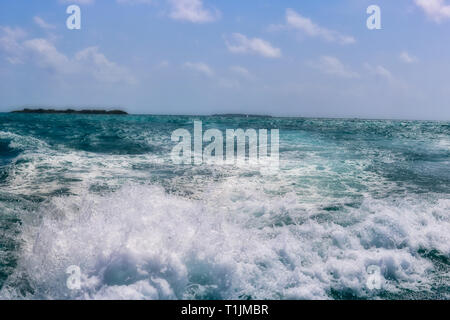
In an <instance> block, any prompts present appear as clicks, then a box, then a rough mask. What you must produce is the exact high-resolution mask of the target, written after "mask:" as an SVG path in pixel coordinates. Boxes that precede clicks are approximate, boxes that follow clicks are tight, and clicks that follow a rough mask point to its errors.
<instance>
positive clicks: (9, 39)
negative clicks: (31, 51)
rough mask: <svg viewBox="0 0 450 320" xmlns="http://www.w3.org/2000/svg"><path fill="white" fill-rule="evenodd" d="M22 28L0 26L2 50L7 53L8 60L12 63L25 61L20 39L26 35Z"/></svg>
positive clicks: (0, 45)
mask: <svg viewBox="0 0 450 320" xmlns="http://www.w3.org/2000/svg"><path fill="white" fill-rule="evenodd" d="M26 35H27V34H26V32H25V31H24V30H23V29H21V28H11V27H2V26H0V50H1V51H2V52H4V53H5V55H6V60H7V61H8V62H9V63H11V64H20V63H23V56H22V46H21V44H20V41H21V40H22V39H24V38H25V37H26Z"/></svg>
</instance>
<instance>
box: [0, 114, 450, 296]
mask: <svg viewBox="0 0 450 320" xmlns="http://www.w3.org/2000/svg"><path fill="white" fill-rule="evenodd" d="M195 119H198V120H201V121H203V125H204V127H205V129H207V128H218V129H220V130H223V131H224V130H225V129H228V128H230V129H235V128H244V129H245V128H254V129H260V128H264V129H271V128H276V129H279V130H280V166H281V168H280V171H279V172H278V174H276V175H261V174H260V172H259V170H255V168H251V167H245V166H240V167H235V166H225V165H223V166H222V165H206V164H204V165H201V166H190V165H174V164H173V163H172V161H171V158H170V153H171V150H172V148H173V146H174V143H173V142H172V141H171V140H170V137H171V133H172V132H173V131H174V130H175V129H178V128H186V129H188V130H190V131H192V127H193V121H194V120H195ZM449 162H450V123H449V122H418V121H381V120H380V121H368V120H333V119H329V120H325V119H293V118H227V117H181V116H83V115H30V114H0V233H1V238H0V288H1V289H0V298H3V299H9V298H25V299H66V298H72V299H94V298H97V299H109V298H119V299H120V298H127V299H189V298H193V299H348V298H351V299H367V298H368V299H373V298H387V299H393V298H395V299H398V298H400V299H413V298H438V299H449V298H450V260H449V259H450V170H449V167H450V166H449V164H450V163H449ZM71 265H76V266H79V267H80V270H81V272H82V281H81V282H82V285H81V289H80V290H69V289H68V288H67V285H66V280H67V277H68V274H66V270H67V268H68V267H69V266H71ZM369 266H378V267H379V268H380V270H381V274H382V280H383V281H382V288H381V289H379V290H370V289H369V288H368V286H367V285H366V282H367V279H368V273H367V268H368V267H369Z"/></svg>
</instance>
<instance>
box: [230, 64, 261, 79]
mask: <svg viewBox="0 0 450 320" xmlns="http://www.w3.org/2000/svg"><path fill="white" fill-rule="evenodd" d="M230 70H231V71H232V72H233V73H235V74H237V75H238V76H240V77H241V78H244V79H247V80H251V79H254V78H255V77H254V76H253V75H252V74H251V73H250V71H248V70H247V69H246V68H244V67H241V66H231V67H230Z"/></svg>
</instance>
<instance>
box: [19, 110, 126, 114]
mask: <svg viewBox="0 0 450 320" xmlns="http://www.w3.org/2000/svg"><path fill="white" fill-rule="evenodd" d="M12 113H45V114H54V113H56V114H100V115H126V114H128V113H127V112H125V111H122V110H110V111H108V110H72V109H66V110H55V109H27V108H25V109H23V110H17V111H12Z"/></svg>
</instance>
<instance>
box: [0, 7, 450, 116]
mask: <svg viewBox="0 0 450 320" xmlns="http://www.w3.org/2000/svg"><path fill="white" fill-rule="evenodd" d="M71 4H77V5H79V6H80V8H81V14H82V16H81V30H69V29H67V27H66V20H67V18H68V16H69V15H68V14H67V13H66V8H67V7H68V6H69V5H71ZM372 4H375V5H378V6H379V7H380V8H381V23H382V29H381V30H369V29H368V28H367V26H366V20H367V18H368V17H369V15H368V14H367V13H366V9H367V7H368V6H369V5H372ZM449 37H450V0H396V1H392V0H370V1H366V0H342V1H332V0H323V1H310V0H245V1H242V0H45V1H29V0H2V1H1V2H0V97H1V99H0V111H10V110H12V109H17V108H18V107H23V106H52V107H68V106H70V107H102V108H104V107H120V108H123V109H125V110H127V111H129V112H133V113H155V114H213V113H221V112H226V113H257V114H272V115H283V116H291V115H294V116H312V117H363V118H400V119H436V120H450V77H449V75H450V41H449V39H450V38H449Z"/></svg>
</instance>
